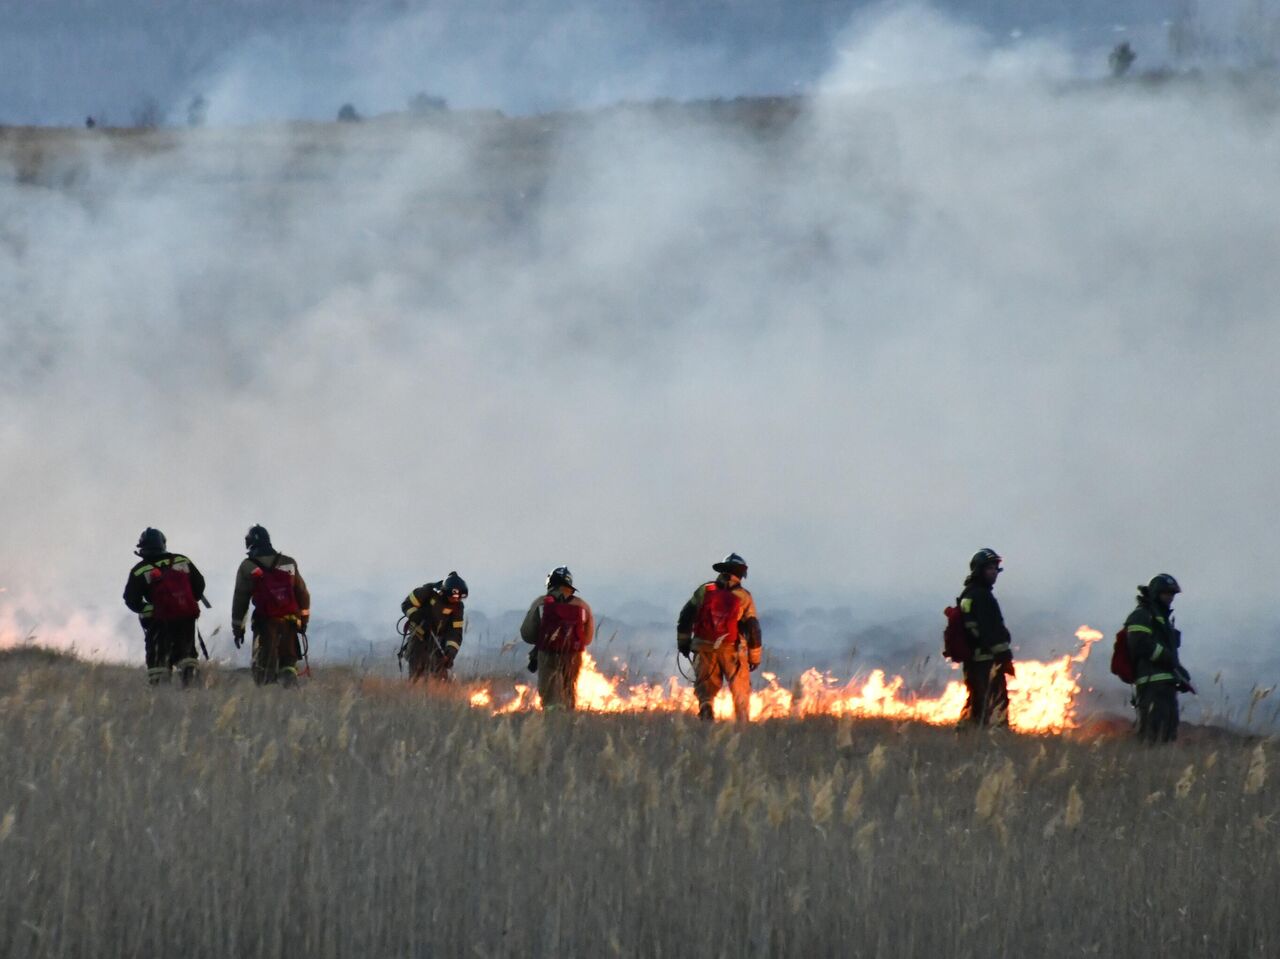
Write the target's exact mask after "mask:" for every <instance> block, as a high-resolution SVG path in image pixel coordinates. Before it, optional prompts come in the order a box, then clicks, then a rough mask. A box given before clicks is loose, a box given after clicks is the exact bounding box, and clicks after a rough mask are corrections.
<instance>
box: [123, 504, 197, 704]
mask: <svg viewBox="0 0 1280 959" xmlns="http://www.w3.org/2000/svg"><path fill="white" fill-rule="evenodd" d="M134 553H135V555H137V556H138V557H140V559H139V561H138V562H137V563H135V564H134V567H133V569H131V570H129V580H128V582H126V583H125V586H124V603H125V605H126V606H128V607H129V609H131V610H133V612H135V613H137V614H138V620H139V622H141V623H142V638H143V644H144V646H145V648H146V660H147V682H148V683H150V684H151V685H152V686H156V685H158V684H160V683H162V682H163V683H168V682H171V681H172V679H173V670H174V669H177V670H178V673H179V675H180V676H181V678H182V685H183V686H184V687H186V686H190V685H191V684H192V682H194V681H195V676H196V666H197V665H198V664H199V660H198V659H197V658H196V620H197V619H198V618H199V617H200V600H201V598H203V596H204V577H203V576H201V575H200V570H198V569H196V564H195V563H193V562H191V560H190V559H188V558H187V557H186V556H183V555H182V554H181V553H170V552H169V549H168V544H167V543H166V541H165V537H164V533H162V532H160V530H158V529H152V528H150V527H148V528H147V529H145V530H143V532H142V535H141V536H139V537H138V546H137V548H136V549H135V550H134Z"/></svg>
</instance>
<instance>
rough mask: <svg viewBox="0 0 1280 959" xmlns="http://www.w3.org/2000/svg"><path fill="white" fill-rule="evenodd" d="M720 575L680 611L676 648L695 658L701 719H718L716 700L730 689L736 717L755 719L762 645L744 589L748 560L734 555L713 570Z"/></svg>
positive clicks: (701, 587)
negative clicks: (754, 683)
mask: <svg viewBox="0 0 1280 959" xmlns="http://www.w3.org/2000/svg"><path fill="white" fill-rule="evenodd" d="M711 568H712V569H713V570H715V571H716V572H717V573H719V574H720V575H719V576H717V577H716V578H715V579H714V580H713V581H712V582H709V583H704V584H703V585H702V586H699V587H698V588H697V590H696V591H695V592H694V594H693V597H692V598H691V599H690V600H689V602H687V603H685V604H684V608H683V609H681V610H680V619H679V621H678V623H677V624H676V648H677V649H678V650H679V651H680V653H681V655H684V656H690V655H691V656H692V657H693V664H694V675H695V681H694V686H693V688H694V692H695V693H696V694H697V696H698V716H699V717H700V718H702V719H706V720H714V719H715V714H714V712H713V710H712V702H713V701H714V700H715V698H716V693H718V692H720V689H721V687H723V686H725V685H728V687H729V692H730V693H731V694H732V696H733V716H734V718H735V719H736V720H737V721H738V722H747V721H748V720H749V719H750V718H751V673H753V672H755V671H756V668H757V667H759V665H760V658H761V655H762V644H761V640H760V619H759V617H758V616H757V614H756V604H755V600H754V599H752V598H751V594H750V593H749V592H747V590H746V589H745V588H744V587H743V585H742V580H743V579H745V578H746V575H747V561H746V560H744V559H743V558H742V557H741V556H739V555H738V554H737V553H730V554H729V555H728V556H726V557H725V558H724V560H723V561H722V562H719V563H716V564H714V565H713V566H712V567H711Z"/></svg>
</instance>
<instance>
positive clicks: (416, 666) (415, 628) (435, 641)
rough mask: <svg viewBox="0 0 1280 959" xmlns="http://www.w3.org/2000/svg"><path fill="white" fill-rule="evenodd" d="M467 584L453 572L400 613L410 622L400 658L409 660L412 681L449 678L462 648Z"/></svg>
mask: <svg viewBox="0 0 1280 959" xmlns="http://www.w3.org/2000/svg"><path fill="white" fill-rule="evenodd" d="M466 598H467V583H466V581H465V580H464V579H463V578H462V577H461V576H459V575H458V574H457V572H456V571H455V572H452V573H450V574H449V575H448V576H446V577H445V578H444V579H442V580H440V581H439V582H438V583H427V584H426V585H424V586H419V587H418V588H417V589H415V590H414V591H413V592H412V593H410V594H409V595H408V596H406V597H405V600H404V602H403V603H401V604H400V611H401V612H403V613H404V615H405V618H406V620H407V622H406V624H405V629H404V643H403V644H402V645H401V647H400V656H401V657H402V658H404V659H407V660H408V661H409V681H410V682H418V681H419V680H422V679H426V678H428V677H430V678H432V679H448V678H449V671H450V670H451V669H453V660H454V658H455V657H456V656H457V655H458V650H459V649H460V648H461V647H462V629H463V624H464V622H465V619H464V614H465V611H466V609H465V605H464V602H465V600H466Z"/></svg>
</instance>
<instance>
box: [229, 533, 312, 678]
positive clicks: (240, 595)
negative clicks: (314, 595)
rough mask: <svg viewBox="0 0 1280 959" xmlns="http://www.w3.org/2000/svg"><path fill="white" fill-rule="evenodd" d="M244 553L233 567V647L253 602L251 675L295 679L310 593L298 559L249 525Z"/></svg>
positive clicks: (238, 641)
mask: <svg viewBox="0 0 1280 959" xmlns="http://www.w3.org/2000/svg"><path fill="white" fill-rule="evenodd" d="M244 545H245V549H246V550H247V552H248V555H247V557H246V558H245V559H244V560H242V561H241V563H240V568H239V569H238V570H237V571H236V592H235V597H234V598H233V599H232V601H231V635H232V637H233V638H234V640H235V644H236V649H239V648H240V647H241V646H242V645H243V644H244V619H245V615H246V614H247V613H248V612H249V602H250V600H252V601H253V620H252V625H253V680H254V682H255V683H257V684H258V685H259V686H261V685H264V684H266V683H275V682H278V683H280V685H282V686H294V685H296V684H297V682H298V660H299V659H301V658H302V656H303V644H304V643H305V642H306V634H307V623H308V621H309V620H310V619H311V594H310V593H309V592H308V591H307V584H306V582H305V581H304V580H303V578H302V574H301V573H300V572H298V563H297V561H296V560H294V559H293V558H292V557H290V556H286V555H285V554H284V553H281V552H278V551H277V550H276V548H275V547H274V546H272V545H271V534H270V533H268V532H267V531H266V530H265V529H263V528H262V527H261V526H253V527H251V528H250V529H249V532H248V533H247V534H245V538H244Z"/></svg>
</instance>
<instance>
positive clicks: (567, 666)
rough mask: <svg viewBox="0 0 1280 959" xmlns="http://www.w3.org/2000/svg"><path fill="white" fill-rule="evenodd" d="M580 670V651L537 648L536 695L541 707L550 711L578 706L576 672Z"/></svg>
mask: <svg viewBox="0 0 1280 959" xmlns="http://www.w3.org/2000/svg"><path fill="white" fill-rule="evenodd" d="M581 670H582V653H581V652H576V653H552V652H548V651H547V650H545V649H540V650H538V696H539V697H541V699H542V708H543V709H544V710H545V711H547V712H551V711H552V710H556V709H567V710H569V711H570V712H572V711H573V710H575V709H577V708H578V673H579V672H581Z"/></svg>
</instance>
